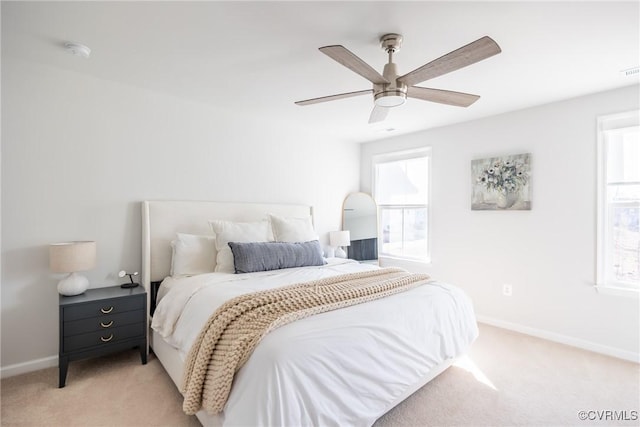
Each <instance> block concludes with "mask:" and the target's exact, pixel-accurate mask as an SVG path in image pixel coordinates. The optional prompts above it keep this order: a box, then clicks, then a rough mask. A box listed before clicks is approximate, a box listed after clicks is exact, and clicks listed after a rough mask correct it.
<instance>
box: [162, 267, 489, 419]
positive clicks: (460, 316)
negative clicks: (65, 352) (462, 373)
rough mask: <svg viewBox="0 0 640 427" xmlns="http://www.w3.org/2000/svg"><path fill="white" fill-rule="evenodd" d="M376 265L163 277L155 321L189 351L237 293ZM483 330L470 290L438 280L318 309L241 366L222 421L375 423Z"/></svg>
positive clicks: (268, 340) (272, 335)
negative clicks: (337, 307) (369, 299)
mask: <svg viewBox="0 0 640 427" xmlns="http://www.w3.org/2000/svg"><path fill="white" fill-rule="evenodd" d="M374 268H378V267H376V266H373V265H369V264H359V263H356V262H352V261H348V260H332V261H331V262H330V263H329V264H327V265H325V266H322V267H303V268H293V269H286V270H278V271H272V272H262V273H249V274H241V275H236V274H224V273H211V274H203V275H198V276H193V277H185V278H181V279H174V278H169V279H166V280H165V282H163V285H162V288H163V289H162V293H161V295H162V296H163V297H162V299H161V300H160V302H159V303H158V305H157V308H156V311H155V313H154V316H153V322H152V328H153V329H154V330H156V331H157V332H158V333H159V334H160V335H161V336H163V337H164V339H165V340H166V341H167V342H168V343H169V344H170V345H172V346H174V347H175V348H177V349H178V350H179V352H180V354H181V356H182V357H183V359H184V358H186V355H187V354H188V352H189V349H190V347H191V345H192V344H193V342H194V341H195V339H196V338H197V336H198V334H199V332H200V329H201V328H202V325H203V324H204V323H205V322H206V320H207V319H208V318H209V316H210V315H211V313H213V311H215V309H216V308H218V307H219V306H220V305H222V304H223V303H224V302H225V301H227V300H228V299H230V298H233V297H235V296H238V295H241V294H244V293H248V292H254V291H258V290H264V289H269V288H275V287H279V286H283V285H289V284H293V283H300V282H306V281H310V280H315V279H319V278H323V277H328V276H332V275H337V274H343V273H350V272H355V271H362V270H365V269H374ZM477 335H478V329H477V325H476V320H475V315H474V312H473V308H472V305H471V302H470V300H469V298H468V297H467V296H466V294H464V293H463V292H462V291H461V290H460V289H458V288H456V287H454V286H451V285H447V284H444V283H439V282H430V283H428V284H426V285H423V286H419V287H417V288H415V289H412V290H410V291H407V292H401V293H399V294H396V295H393V296H390V297H387V298H382V299H379V300H376V301H372V302H368V303H365V304H359V305H355V306H351V307H347V308H344V309H340V310H334V311H330V312H327V313H322V314H319V315H315V316H311V317H308V318H305V319H302V320H299V321H296V322H294V323H291V324H288V325H285V326H283V327H281V328H279V329H276V330H275V331H273V332H271V333H270V334H268V335H267V336H266V337H265V338H264V339H263V340H262V341H261V342H260V344H259V345H258V347H257V348H256V350H255V351H254V352H253V354H252V355H251V357H250V358H249V360H248V361H247V363H246V364H245V365H244V366H243V367H242V369H240V371H238V373H237V374H236V376H235V379H234V384H233V388H232V390H231V394H230V395H229V400H228V401H227V404H226V406H225V409H224V413H223V417H224V418H223V422H224V425H242V426H258V425H272V426H276V425H277V426H303V425H314V426H369V425H371V424H373V422H374V421H375V420H376V419H377V418H379V417H380V416H381V415H383V414H384V413H385V412H386V411H387V410H388V409H390V405H391V403H392V402H395V401H396V400H397V399H398V398H399V397H400V396H402V395H403V394H404V393H405V392H406V391H407V390H408V389H409V388H410V387H411V386H412V385H414V384H415V383H417V382H418V381H419V380H420V379H421V378H423V377H425V376H427V375H428V373H429V371H430V370H431V369H432V368H434V367H436V366H437V365H439V364H440V363H442V362H443V361H445V360H448V359H452V358H455V357H458V356H460V355H462V354H463V353H464V352H466V351H467V349H468V348H469V345H470V344H471V343H472V342H473V340H474V339H475V338H476V337H477Z"/></svg>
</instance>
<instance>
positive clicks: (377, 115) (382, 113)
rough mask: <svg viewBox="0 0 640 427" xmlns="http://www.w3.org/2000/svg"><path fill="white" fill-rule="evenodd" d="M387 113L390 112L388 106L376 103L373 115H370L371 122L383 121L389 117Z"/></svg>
mask: <svg viewBox="0 0 640 427" xmlns="http://www.w3.org/2000/svg"><path fill="white" fill-rule="evenodd" d="M387 114H389V108H388V107H381V106H379V105H374V106H373V110H372V111H371V115H370V116H369V123H376V122H381V121H383V120H384V119H386V118H387Z"/></svg>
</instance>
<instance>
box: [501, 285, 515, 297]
mask: <svg viewBox="0 0 640 427" xmlns="http://www.w3.org/2000/svg"><path fill="white" fill-rule="evenodd" d="M502 295H504V296H506V297H510V296H511V295H513V289H512V288H511V285H509V284H506V283H505V284H504V285H502Z"/></svg>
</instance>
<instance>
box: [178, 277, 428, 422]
mask: <svg viewBox="0 0 640 427" xmlns="http://www.w3.org/2000/svg"><path fill="white" fill-rule="evenodd" d="M428 279H429V276H427V275H426V274H410V273H408V272H406V271H404V270H402V269H399V268H384V269H379V270H372V271H363V272H358V273H349V274H343V275H339V276H334V277H328V278H325V279H320V280H314V281H311V282H306V283H299V284H294V285H290V286H285V287H282V288H277V289H270V290H265V291H260V292H255V293H250V294H246V295H241V296H239V297H237V298H233V299H231V300H229V301H227V302H226V303H224V304H223V305H222V306H221V307H220V308H218V309H217V310H216V311H215V312H214V313H213V314H212V315H211V317H210V318H209V320H208V321H207V323H206V324H205V325H204V327H203V328H202V331H201V332H200V335H199V336H198V338H197V339H196V341H195V343H194V345H193V346H192V347H191V350H190V351H189V355H188V357H187V362H186V366H185V373H184V377H183V385H182V390H181V391H182V393H183V395H184V403H183V406H182V408H183V410H184V412H185V413H187V414H190V415H192V414H195V413H196V412H198V411H199V410H200V409H201V408H204V409H205V410H207V412H209V413H219V412H221V411H222V409H223V408H224V405H225V403H226V401H227V398H228V396H229V392H230V391H231V384H232V382H233V376H234V374H235V373H236V372H237V371H238V370H239V369H240V368H241V367H242V365H243V364H244V363H245V362H246V361H247V359H248V358H249V356H250V355H251V352H252V351H253V349H254V348H255V347H256V345H257V344H258V343H259V342H260V340H261V339H262V337H264V336H265V335H266V334H267V333H268V332H270V331H272V330H274V329H276V328H278V327H280V326H283V325H286V324H287V323H290V322H293V321H294V320H297V319H302V318H305V317H308V316H311V315H314V314H318V313H323V312H326V311H330V310H335V309H338V308H343V307H348V306H350V305H355V304H360V303H363V302H367V301H372V300H375V299H378V298H382V297H386V296H389V295H393V294H396V293H398V292H402V291H406V290H408V289H411V288H414V287H417V286H420V285H422V284H424V283H426V282H427V281H428Z"/></svg>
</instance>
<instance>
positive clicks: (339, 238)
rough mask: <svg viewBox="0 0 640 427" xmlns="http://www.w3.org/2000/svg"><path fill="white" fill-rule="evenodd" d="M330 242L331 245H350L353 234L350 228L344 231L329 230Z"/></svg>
mask: <svg viewBox="0 0 640 427" xmlns="http://www.w3.org/2000/svg"><path fill="white" fill-rule="evenodd" d="M329 244H330V245H331V246H334V247H336V246H350V245H351V236H350V233H349V230H344V231H330V232H329Z"/></svg>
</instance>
